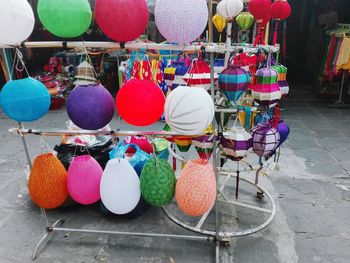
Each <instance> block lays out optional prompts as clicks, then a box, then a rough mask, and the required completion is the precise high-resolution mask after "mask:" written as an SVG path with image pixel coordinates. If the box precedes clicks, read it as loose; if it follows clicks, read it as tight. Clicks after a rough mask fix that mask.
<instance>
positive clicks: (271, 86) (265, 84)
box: [252, 63, 282, 107]
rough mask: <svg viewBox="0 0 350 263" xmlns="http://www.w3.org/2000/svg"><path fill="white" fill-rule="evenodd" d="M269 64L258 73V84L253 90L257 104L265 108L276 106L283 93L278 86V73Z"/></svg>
mask: <svg viewBox="0 0 350 263" xmlns="http://www.w3.org/2000/svg"><path fill="white" fill-rule="evenodd" d="M270 65H271V64H269V63H268V67H267V68H262V69H259V70H258V71H257V72H256V84H255V85H254V86H253V88H252V96H253V99H254V100H255V102H257V103H258V104H260V105H264V106H271V107H272V106H274V105H276V103H278V102H279V100H280V99H281V95H282V92H281V90H280V87H279V86H278V72H277V71H276V70H275V69H272V68H271V66H270Z"/></svg>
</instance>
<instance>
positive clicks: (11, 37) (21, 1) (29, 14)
mask: <svg viewBox="0 0 350 263" xmlns="http://www.w3.org/2000/svg"><path fill="white" fill-rule="evenodd" d="M0 6H1V10H0V36H1V37H0V44H3V45H19V44H21V43H22V42H23V41H24V40H26V39H27V38H28V37H29V36H30V35H31V33H32V32H33V29H34V23H35V18H34V13H33V10H32V8H31V6H30V4H29V3H28V1H27V0H11V1H8V0H0Z"/></svg>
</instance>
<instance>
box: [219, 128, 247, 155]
mask: <svg viewBox="0 0 350 263" xmlns="http://www.w3.org/2000/svg"><path fill="white" fill-rule="evenodd" d="M221 145H222V147H223V150H224V153H225V154H226V156H227V157H229V158H231V159H233V160H240V159H242V158H244V157H245V156H247V153H248V150H249V149H251V148H252V147H253V139H252V136H251V135H250V134H249V133H248V132H247V131H245V129H243V128H235V127H234V128H232V129H231V130H230V131H229V132H227V133H224V134H223V136H222V138H221Z"/></svg>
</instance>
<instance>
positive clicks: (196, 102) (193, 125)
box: [165, 86, 214, 135]
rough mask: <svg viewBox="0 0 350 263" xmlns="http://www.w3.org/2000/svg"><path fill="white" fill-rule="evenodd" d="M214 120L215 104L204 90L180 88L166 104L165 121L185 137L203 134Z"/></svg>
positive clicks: (168, 98) (170, 96)
mask: <svg viewBox="0 0 350 263" xmlns="http://www.w3.org/2000/svg"><path fill="white" fill-rule="evenodd" d="M213 118H214V103H213V101H212V99H211V97H210V95H209V94H208V92H206V91H205V90H204V89H203V88H198V87H187V86H179V87H178V88H177V89H175V90H174V91H172V92H171V93H170V94H169V96H168V97H167V99H166V102H165V119H166V122H167V123H168V124H169V126H170V127H171V129H172V130H173V131H175V132H178V133H180V134H184V135H196V134H201V133H203V131H204V130H205V129H206V128H207V127H208V126H209V124H210V123H211V122H212V120H213Z"/></svg>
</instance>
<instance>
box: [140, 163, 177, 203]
mask: <svg viewBox="0 0 350 263" xmlns="http://www.w3.org/2000/svg"><path fill="white" fill-rule="evenodd" d="M140 183H141V193H142V196H143V198H144V199H145V200H146V202H147V203H149V204H151V205H153V206H164V205H167V204H168V203H169V202H170V201H171V200H172V199H173V197H174V194H175V185H176V177H175V174H174V172H173V170H172V169H171V166H170V165H169V163H168V162H167V161H165V160H162V159H156V158H151V159H150V160H148V161H147V163H146V164H145V166H144V167H143V170H142V172H141V176H140Z"/></svg>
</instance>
